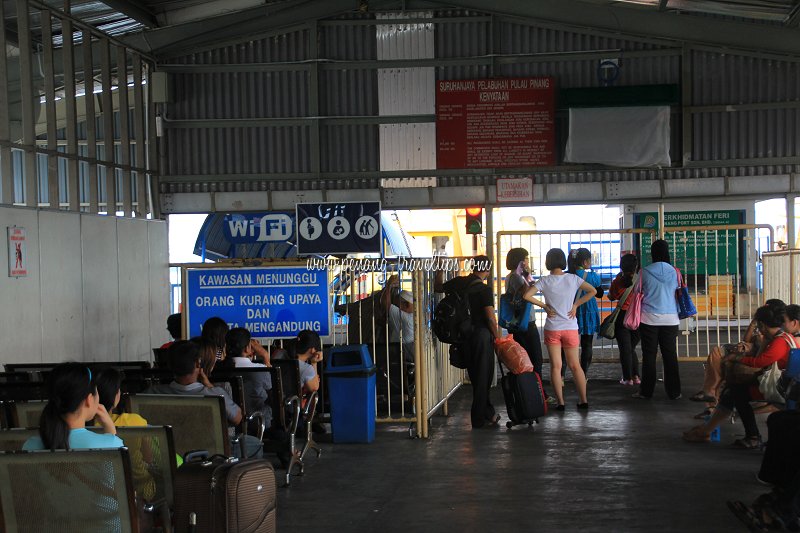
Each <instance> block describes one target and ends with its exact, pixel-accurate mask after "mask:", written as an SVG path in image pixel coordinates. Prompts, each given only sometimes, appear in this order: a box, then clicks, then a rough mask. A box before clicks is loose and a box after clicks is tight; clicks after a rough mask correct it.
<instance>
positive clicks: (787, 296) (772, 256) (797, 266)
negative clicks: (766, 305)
mask: <svg viewBox="0 0 800 533" xmlns="http://www.w3.org/2000/svg"><path fill="white" fill-rule="evenodd" d="M761 260H762V264H763V267H764V299H765V300H768V299H770V298H778V299H780V300H783V301H784V302H786V303H787V304H797V303H800V250H797V249H792V250H781V251H779V252H769V253H765V254H763V255H762V256H761Z"/></svg>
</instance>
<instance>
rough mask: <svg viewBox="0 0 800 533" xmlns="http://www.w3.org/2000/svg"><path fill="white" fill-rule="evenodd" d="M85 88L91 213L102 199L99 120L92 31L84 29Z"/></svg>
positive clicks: (98, 207) (96, 210)
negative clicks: (99, 161)
mask: <svg viewBox="0 0 800 533" xmlns="http://www.w3.org/2000/svg"><path fill="white" fill-rule="evenodd" d="M82 33H83V42H82V44H81V47H82V48H83V88H84V94H85V96H84V103H85V106H86V113H85V118H86V140H87V141H88V145H87V147H86V152H87V153H86V156H87V157H88V158H89V159H90V162H89V165H88V167H89V172H88V174H87V176H86V179H87V180H89V209H88V211H89V212H90V213H97V212H98V211H99V210H100V199H99V196H98V191H97V122H96V117H95V111H94V107H95V105H94V103H95V100H94V58H93V57H92V33H91V32H90V31H89V30H87V29H84V30H83V32H82Z"/></svg>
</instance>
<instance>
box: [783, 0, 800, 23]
mask: <svg viewBox="0 0 800 533" xmlns="http://www.w3.org/2000/svg"><path fill="white" fill-rule="evenodd" d="M798 23H800V2H799V3H797V4H795V6H794V7H793V8H792V12H791V13H790V14H789V17H788V18H787V19H786V21H785V22H784V23H783V24H784V25H785V26H789V27H795V28H796V27H797V25H798Z"/></svg>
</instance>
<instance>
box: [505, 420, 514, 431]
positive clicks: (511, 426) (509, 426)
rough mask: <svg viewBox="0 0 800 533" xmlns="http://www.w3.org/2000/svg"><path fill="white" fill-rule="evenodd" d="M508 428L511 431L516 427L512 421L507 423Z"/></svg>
mask: <svg viewBox="0 0 800 533" xmlns="http://www.w3.org/2000/svg"><path fill="white" fill-rule="evenodd" d="M506 427H507V428H508V429H511V428H513V427H514V422H512V421H511V420H509V421H508V422H506Z"/></svg>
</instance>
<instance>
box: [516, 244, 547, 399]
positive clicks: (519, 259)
mask: <svg viewBox="0 0 800 533" xmlns="http://www.w3.org/2000/svg"><path fill="white" fill-rule="evenodd" d="M506 268H508V270H509V272H508V275H507V276H506V294H507V295H508V296H509V297H510V298H511V301H512V302H516V301H520V302H521V301H523V296H524V295H525V291H526V290H527V289H528V287H530V286H531V285H533V278H531V274H530V266H529V263H528V250H526V249H525V248H512V249H511V250H509V251H508V254H506ZM523 307H525V308H527V305H524V306H523ZM509 333H511V336H512V337H514V340H515V341H517V342H518V343H519V344H520V346H522V347H523V348H524V349H525V351H526V352H528V355H529V356H530V358H531V363H532V364H533V369H534V370H535V371H536V373H537V374H539V375H540V376H541V375H542V363H543V358H542V341H541V340H540V339H539V328H537V327H536V322H535V321H534V320H533V319H531V320H530V321H529V322H528V327H527V329H524V330H511V331H509ZM545 396H547V395H546V394H545Z"/></svg>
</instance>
